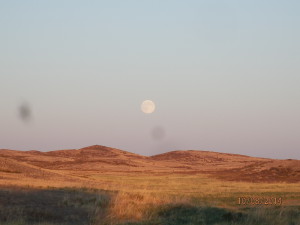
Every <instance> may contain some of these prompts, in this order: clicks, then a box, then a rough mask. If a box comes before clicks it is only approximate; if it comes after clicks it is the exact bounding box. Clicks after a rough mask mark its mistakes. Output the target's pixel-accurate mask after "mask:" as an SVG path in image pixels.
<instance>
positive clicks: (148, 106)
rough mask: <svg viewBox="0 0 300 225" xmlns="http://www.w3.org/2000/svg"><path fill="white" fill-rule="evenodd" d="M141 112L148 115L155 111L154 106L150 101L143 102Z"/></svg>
mask: <svg viewBox="0 0 300 225" xmlns="http://www.w3.org/2000/svg"><path fill="white" fill-rule="evenodd" d="M141 110H142V112H143V113H146V114H150V113H153V112H154V110H155V104H154V102H153V101H151V100H145V101H143V102H142V105H141Z"/></svg>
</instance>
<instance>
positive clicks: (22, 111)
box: [18, 102, 32, 122]
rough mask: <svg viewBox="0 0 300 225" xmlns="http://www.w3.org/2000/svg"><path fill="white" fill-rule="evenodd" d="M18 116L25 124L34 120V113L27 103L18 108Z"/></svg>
mask: <svg viewBox="0 0 300 225" xmlns="http://www.w3.org/2000/svg"><path fill="white" fill-rule="evenodd" d="M18 111H19V112H18V114H19V117H20V119H21V120H22V121H23V122H29V121H31V119H32V111H31V107H30V105H29V104H28V103H27V102H23V103H22V104H21V105H20V106H19V107H18Z"/></svg>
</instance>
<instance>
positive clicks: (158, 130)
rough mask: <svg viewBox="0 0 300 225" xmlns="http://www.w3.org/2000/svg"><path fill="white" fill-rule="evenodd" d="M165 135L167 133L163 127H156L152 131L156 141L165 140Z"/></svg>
mask: <svg viewBox="0 0 300 225" xmlns="http://www.w3.org/2000/svg"><path fill="white" fill-rule="evenodd" d="M165 135H166V132H165V130H164V128H163V127H161V126H156V127H154V128H153V129H152V131H151V136H152V138H153V139H154V140H158V141H160V140H162V139H164V137H165Z"/></svg>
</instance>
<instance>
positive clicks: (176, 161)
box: [0, 145, 300, 182]
mask: <svg viewBox="0 0 300 225" xmlns="http://www.w3.org/2000/svg"><path fill="white" fill-rule="evenodd" d="M111 172H115V173H118V172H119V173H131V174H134V173H152V174H158V175H159V174H166V173H181V174H182V173H184V174H197V173H205V174H209V175H211V176H214V177H217V178H219V179H226V180H232V181H250V182H265V181H267V182H300V160H275V159H267V158H256V157H249V156H245V155H238V154H227V153H218V152H210V151H195V150H188V151H172V152H167V153H163V154H159V155H154V156H150V157H146V156H142V155H138V154H135V153H130V152H127V151H123V150H120V149H115V148H110V147H106V146H101V145H93V146H89V147H85V148H81V149H70V150H57V151H49V152H40V151H16V150H5V149H2V150H0V179H1V178H2V179H14V176H15V175H19V176H20V175H22V176H23V177H28V176H29V177H36V178H41V177H43V178H45V177H51V176H58V177H61V179H67V178H70V179H73V178H74V177H86V175H87V174H91V173H111Z"/></svg>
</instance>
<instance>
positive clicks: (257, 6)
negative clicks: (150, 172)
mask: <svg viewBox="0 0 300 225" xmlns="http://www.w3.org/2000/svg"><path fill="white" fill-rule="evenodd" d="M299 12H300V1H298V0H281V1H276V0H265V1H261V0H253V1H240V0H226V1H225V0H224V1H221V0H220V1H211V0H207V1H200V0H194V1H192V0H185V1H179V0H178V1H177V0H165V1H164V0H160V1H158V0H151V1H143V0H135V1H134V0H128V1H123V0H122V1H121V0H120V1H74V0H72V1H71V0H70V1H66V0H59V1H58V0H51V1H40V0H39V1H38V0H36V1H33V0H27V1H21V0H12V1H4V0H0V28H1V29H0V104H1V105H0V107H1V111H0V148H9V149H17V150H31V149H38V150H42V151H46V150H57V149H72V148H81V147H85V146H89V145H94V144H100V145H106V146H111V147H116V148H120V149H123V150H127V151H130V152H135V153H139V154H143V155H153V154H157V153H162V152H166V151H170V150H179V149H180V150H188V149H194V150H210V151H217V152H228V153H239V154H246V155H250V156H259V157H270V158H297V159H300V41H299V40H300V13H299ZM145 99H151V100H153V101H154V102H155V103H156V111H155V112H154V113H153V114H149V115H147V114H144V113H142V112H141V110H140V104H141V103H142V101H143V100H145ZM20 107H23V108H24V107H25V109H27V110H28V112H27V113H28V115H27V117H25V118H24V117H20V115H19V113H20ZM25 116H26V115H25ZM153 132H154V133H153ZM155 132H156V133H155Z"/></svg>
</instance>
